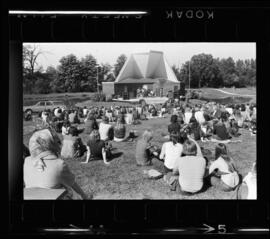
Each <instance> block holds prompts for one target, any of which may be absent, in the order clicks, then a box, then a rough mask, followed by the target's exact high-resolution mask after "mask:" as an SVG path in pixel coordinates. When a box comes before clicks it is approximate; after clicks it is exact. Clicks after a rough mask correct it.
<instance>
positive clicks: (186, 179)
mask: <svg viewBox="0 0 270 239" xmlns="http://www.w3.org/2000/svg"><path fill="white" fill-rule="evenodd" d="M205 167H206V162H205V159H204V158H203V157H199V156H184V157H180V159H179V160H177V162H176V169H177V170H178V171H179V184H180V186H181V189H182V190H183V191H186V192H191V193H195V192H198V191H200V190H201V188H202V187H203V177H204V173H205Z"/></svg>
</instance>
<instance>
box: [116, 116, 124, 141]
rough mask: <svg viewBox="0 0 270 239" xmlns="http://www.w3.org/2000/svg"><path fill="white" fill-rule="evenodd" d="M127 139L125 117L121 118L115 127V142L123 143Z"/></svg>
mask: <svg viewBox="0 0 270 239" xmlns="http://www.w3.org/2000/svg"><path fill="white" fill-rule="evenodd" d="M125 137H126V126H125V124H124V119H123V117H121V116H119V117H118V119H117V122H116V125H115V127H114V141H115V142H121V141H123V140H125Z"/></svg>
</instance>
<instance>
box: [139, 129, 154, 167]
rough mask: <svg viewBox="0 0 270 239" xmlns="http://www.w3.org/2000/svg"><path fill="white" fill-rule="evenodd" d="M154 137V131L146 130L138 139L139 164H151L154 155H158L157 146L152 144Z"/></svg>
mask: <svg viewBox="0 0 270 239" xmlns="http://www.w3.org/2000/svg"><path fill="white" fill-rule="evenodd" d="M152 138H153V131H152V130H145V131H144V133H143V135H142V137H141V138H140V139H139V140H138V141H137V145H136V151H135V152H136V153H135V157H136V162H137V166H146V165H151V164H152V157H153V156H158V152H156V151H157V150H156V148H153V146H152V145H151V140H152ZM153 149H155V150H153Z"/></svg>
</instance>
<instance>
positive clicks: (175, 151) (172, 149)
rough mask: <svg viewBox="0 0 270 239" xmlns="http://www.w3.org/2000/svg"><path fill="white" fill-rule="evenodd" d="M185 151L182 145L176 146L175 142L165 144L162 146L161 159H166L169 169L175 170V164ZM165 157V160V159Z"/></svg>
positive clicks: (177, 144) (165, 163) (165, 162)
mask: <svg viewBox="0 0 270 239" xmlns="http://www.w3.org/2000/svg"><path fill="white" fill-rule="evenodd" d="M182 151H183V146H182V144H179V143H176V144H175V145H174V144H173V142H171V141H170V142H165V143H164V144H163V145H162V149H161V153H160V158H161V159H164V165H165V166H166V167H167V168H169V169H173V168H175V163H176V161H177V159H179V157H180V156H181V154H182ZM164 157H165V158H164Z"/></svg>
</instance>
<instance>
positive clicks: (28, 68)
mask: <svg viewBox="0 0 270 239" xmlns="http://www.w3.org/2000/svg"><path fill="white" fill-rule="evenodd" d="M43 53H44V52H43V51H41V50H40V49H39V47H37V46H36V45H24V46H23V56H22V57H23V92H24V93H30V94H31V93H33V92H37V91H38V92H39V91H40V90H38V89H37V88H39V87H38V85H40V82H41V81H42V79H41V78H42V77H43V76H42V75H41V74H39V73H42V72H43V68H42V66H38V64H37V59H38V57H39V56H40V55H42V54H43ZM37 81H38V82H37ZM36 84H37V85H36Z"/></svg>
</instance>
